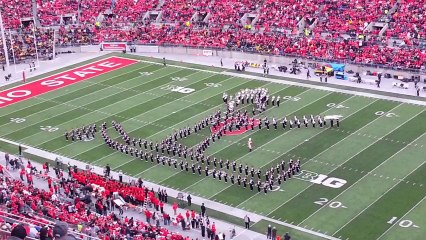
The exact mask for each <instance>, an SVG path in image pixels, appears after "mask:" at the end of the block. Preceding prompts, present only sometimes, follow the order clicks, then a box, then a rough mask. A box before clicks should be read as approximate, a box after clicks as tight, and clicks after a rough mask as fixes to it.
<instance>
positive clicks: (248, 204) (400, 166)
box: [0, 57, 426, 240]
mask: <svg viewBox="0 0 426 240" xmlns="http://www.w3.org/2000/svg"><path fill="white" fill-rule="evenodd" d="M133 58H136V57H133ZM185 66H186V67H192V69H189V68H181V67H179V66H177V65H175V66H167V67H164V66H162V65H161V64H154V63H149V62H140V63H137V64H134V65H131V66H129V67H126V68H123V69H119V70H117V71H114V72H111V73H107V74H104V75H101V76H99V77H95V78H91V79H89V80H86V81H83V82H80V83H77V84H74V85H71V86H68V87H66V88H62V89H60V90H57V91H53V92H49V93H46V94H44V95H41V96H39V97H34V98H32V99H30V100H26V101H23V102H19V103H16V104H14V105H11V106H8V107H5V108H0V137H1V138H4V139H9V140H12V141H16V142H19V143H25V144H27V145H30V146H33V147H36V148H40V149H44V150H47V151H50V152H55V153H58V154H61V155H64V156H68V157H71V158H75V159H78V160H80V161H83V162H87V163H90V164H93V165H98V166H105V165H106V164H109V165H110V166H111V167H112V168H113V169H114V170H122V171H123V172H124V173H126V174H127V175H130V176H137V177H139V176H140V177H142V178H143V179H146V180H147V181H151V182H155V183H159V184H161V185H163V186H167V187H170V188H174V189H177V190H181V191H185V192H190V193H191V194H194V195H198V196H201V197H204V198H207V199H211V200H214V201H217V202H220V203H224V204H227V205H230V206H234V207H237V208H241V209H243V210H247V211H250V212H254V213H258V214H260V215H264V216H266V217H269V218H272V219H275V220H279V221H282V222H286V223H291V224H294V225H298V226H300V227H303V228H305V229H309V230H313V231H316V232H320V233H325V234H326V235H329V236H334V237H336V238H341V239H351V240H355V239H363V240H365V239H410V240H416V239H419V240H420V239H424V237H425V236H426V218H425V216H426V201H425V196H426V188H425V187H426V186H424V185H426V177H425V176H426V165H424V163H425V155H426V134H425V133H426V111H424V110H425V107H424V106H418V105H412V104H405V103H401V102H395V101H388V100H381V99H376V98H368V97H361V96H356V95H349V94H343V93H339V91H338V90H337V91H335V92H330V91H323V90H316V89H313V88H305V87H299V86H290V85H285V84H278V83H268V82H263V81H257V80H253V79H250V76H247V78H238V77H232V76H229V75H227V72H226V71H225V72H222V70H221V69H215V68H207V67H202V68H201V67H199V66H197V65H189V64H185ZM198 68H199V69H198ZM197 69H198V70H197ZM203 69H208V70H209V71H203ZM141 72H147V73H150V75H148V74H140V73H141ZM172 77H173V78H174V80H173V79H172ZM176 77H179V78H181V80H182V78H184V79H185V80H183V81H176ZM209 83H210V84H209ZM212 83H213V84H212ZM168 85H175V86H181V87H186V88H192V89H195V91H194V92H192V93H190V94H183V93H179V92H172V91H170V90H169V89H170V88H168V87H167V86H168ZM260 86H262V87H265V88H268V89H269V91H270V93H271V95H279V96H290V97H287V98H286V100H285V101H283V102H282V103H281V106H280V107H274V108H268V109H267V111H266V112H265V113H264V115H265V116H270V117H272V116H275V117H278V118H281V117H283V116H285V115H286V116H294V115H296V116H299V117H301V116H303V115H307V116H309V115H311V114H313V115H317V114H321V115H330V114H331V115H334V114H339V115H342V116H343V121H341V126H340V128H322V129H321V128H311V127H310V128H307V129H305V128H303V129H293V130H291V131H289V130H283V129H281V128H279V130H270V131H267V130H265V129H262V130H255V131H250V132H247V133H245V134H242V135H237V136H232V137H231V136H228V137H225V138H224V139H221V140H219V141H218V142H216V143H214V144H213V145H212V146H211V147H210V148H209V149H208V150H207V154H208V155H212V156H216V157H218V158H223V159H229V160H230V161H232V160H236V161H238V162H242V163H244V164H248V165H250V166H253V167H255V168H260V169H262V170H265V169H267V168H270V167H271V166H275V165H276V164H277V163H279V162H281V160H285V161H286V162H287V161H288V160H289V159H290V158H292V159H300V160H301V162H302V170H303V172H302V174H300V175H299V176H298V177H297V178H293V179H291V180H290V181H287V182H286V183H284V184H283V185H281V188H280V189H281V190H280V191H274V192H270V193H268V194H267V195H265V194H263V193H257V191H253V192H251V191H250V190H248V189H244V188H242V187H238V186H235V185H231V184H230V183H225V182H223V181H218V180H215V179H213V178H206V177H204V176H201V177H200V176H198V174H196V175H193V174H192V173H187V172H181V171H178V170H175V169H174V168H170V167H168V166H162V165H155V164H152V163H151V162H145V161H141V160H139V159H133V158H131V157H129V156H127V155H124V154H121V153H118V152H115V151H113V150H111V149H109V148H108V147H107V146H105V145H104V144H103V141H102V139H101V138H100V137H97V138H96V139H95V140H93V141H89V142H74V143H71V142H67V141H65V139H64V137H63V134H64V132H65V131H68V130H70V129H72V128H77V127H81V126H83V125H87V124H90V123H93V122H96V123H98V125H99V123H101V122H104V121H107V122H109V123H110V122H111V120H115V121H118V122H121V123H122V125H123V127H124V128H125V129H126V131H127V132H128V133H129V134H130V135H131V136H135V137H141V138H146V139H152V140H154V141H158V140H160V139H162V138H164V137H165V136H167V135H169V134H170V133H171V132H173V131H174V130H175V129H179V128H181V127H184V126H192V125H193V124H194V123H196V122H198V121H199V120H201V118H203V117H206V116H208V115H210V114H211V113H212V112H214V111H216V110H218V109H224V106H223V102H222V98H221V97H222V93H223V92H224V91H226V92H228V93H231V94H233V93H235V92H237V91H238V90H240V89H243V88H255V87H260ZM249 110H251V107H249ZM11 118H20V119H25V121H23V122H20V123H16V122H13V121H11ZM46 126H50V127H48V129H52V128H57V129H58V130H57V131H44V130H42V129H41V128H44V129H45V130H46ZM204 131H205V132H201V133H200V134H198V135H192V136H191V137H190V138H187V139H184V140H183V141H182V142H183V143H184V144H186V145H187V146H193V145H195V144H197V143H198V142H199V141H200V140H201V139H203V138H204V136H206V135H207V130H204ZM248 138H252V139H253V142H254V145H255V148H254V151H253V152H251V153H249V152H248V150H247V140H248ZM1 145H2V147H0V148H1V149H2V150H7V151H10V149H11V147H10V146H9V145H7V144H3V142H2V143H1ZM263 172H264V171H263ZM309 172H310V175H309ZM317 174H322V175H326V176H328V180H329V181H328V182H329V183H332V184H326V183H325V181H324V182H322V184H321V183H320V184H318V183H314V182H312V181H311V180H312V179H314V180H315V179H316V178H315V177H314V178H312V176H318V175H317ZM333 178H334V179H342V180H345V181H346V183H345V184H344V185H343V186H341V187H339V188H334V187H330V186H329V185H333ZM334 182H335V181H334ZM334 186H335V185H334ZM268 223H269V222H268V221H267V220H262V221H260V222H257V223H256V224H255V225H254V229H255V230H256V231H259V232H263V231H264V230H265V229H266V226H267V224H268ZM281 228H282V229H285V230H282V232H283V231H289V232H290V233H291V234H292V235H293V238H294V239H318V237H316V236H312V235H309V234H306V233H303V232H300V231H297V230H292V229H288V228H287V227H285V228H284V227H281ZM281 228H280V229H281ZM293 238H292V239H293Z"/></svg>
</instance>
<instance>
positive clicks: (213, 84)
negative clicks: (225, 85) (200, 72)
mask: <svg viewBox="0 0 426 240" xmlns="http://www.w3.org/2000/svg"><path fill="white" fill-rule="evenodd" d="M205 84H206V86H207V87H215V88H217V87H220V86H222V84H220V83H205Z"/></svg>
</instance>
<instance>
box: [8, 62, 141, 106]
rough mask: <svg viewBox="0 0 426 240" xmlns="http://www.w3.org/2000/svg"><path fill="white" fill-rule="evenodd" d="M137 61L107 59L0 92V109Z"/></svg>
mask: <svg viewBox="0 0 426 240" xmlns="http://www.w3.org/2000/svg"><path fill="white" fill-rule="evenodd" d="M137 62H138V61H137V60H133V59H128V58H121V57H109V58H106V59H102V60H100V61H96V62H93V63H89V64H86V65H83V66H80V67H77V68H74V69H71V70H68V71H65V72H61V73H58V74H55V75H52V76H49V77H46V78H42V79H39V80H36V81H33V82H29V83H27V84H23V85H20V86H17V87H14V88H10V89H7V90H4V91H2V92H0V108H2V107H6V106H9V105H11V104H14V103H17V102H20V101H24V100H26V99H29V98H32V97H35V96H39V95H42V94H45V93H47V92H50V91H54V90H57V89H59V88H63V87H66V86H68V85H71V84H74V83H77V82H80V81H84V80H87V79H90V78H92V77H96V76H99V75H102V74H105V73H108V72H111V71H114V70H117V69H120V68H123V67H126V66H129V65H132V64H134V63H137Z"/></svg>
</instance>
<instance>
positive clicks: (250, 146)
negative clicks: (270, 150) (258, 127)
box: [247, 138, 253, 152]
mask: <svg viewBox="0 0 426 240" xmlns="http://www.w3.org/2000/svg"><path fill="white" fill-rule="evenodd" d="M247 146H248V149H249V152H251V151H252V149H253V142H252V140H251V138H249V140H248V142H247Z"/></svg>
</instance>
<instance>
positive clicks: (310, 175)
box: [294, 170, 347, 188]
mask: <svg viewBox="0 0 426 240" xmlns="http://www.w3.org/2000/svg"><path fill="white" fill-rule="evenodd" d="M294 178H296V179H300V180H303V181H307V182H311V183H315V184H319V185H323V186H326V187H330V188H341V187H342V186H343V185H345V184H346V183H347V181H346V180H344V179H340V178H334V177H328V176H327V175H324V174H319V173H315V172H310V171H306V170H302V171H300V173H299V174H297V175H294Z"/></svg>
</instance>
